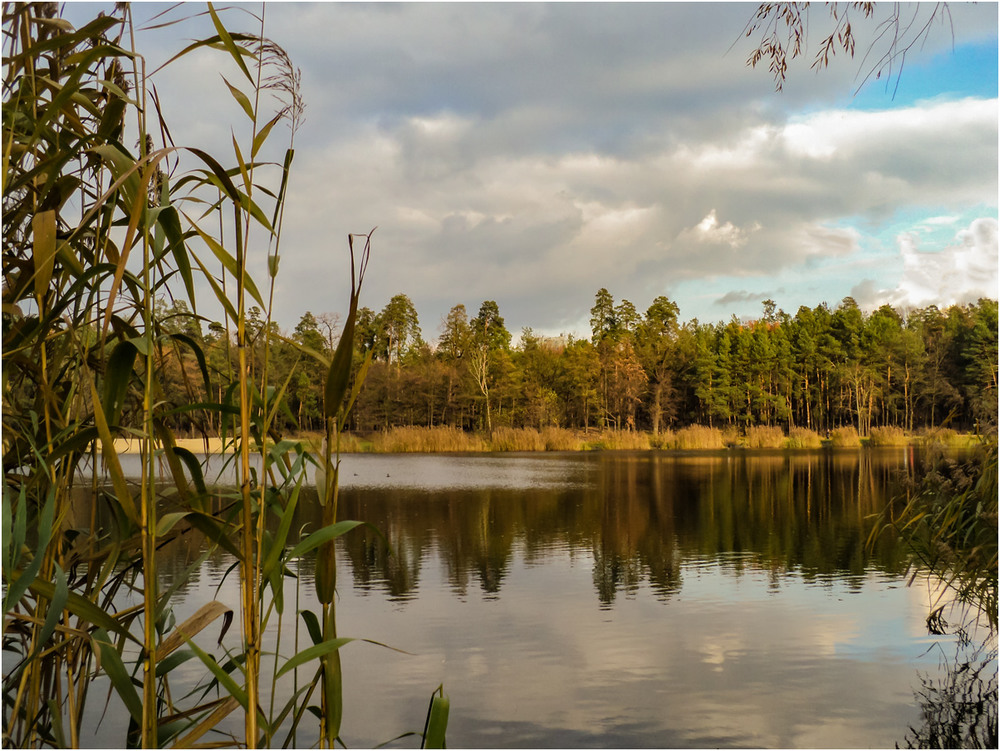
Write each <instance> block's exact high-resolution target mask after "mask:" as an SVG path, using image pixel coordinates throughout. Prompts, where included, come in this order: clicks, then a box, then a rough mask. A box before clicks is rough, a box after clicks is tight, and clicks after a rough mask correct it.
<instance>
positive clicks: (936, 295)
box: [855, 217, 998, 308]
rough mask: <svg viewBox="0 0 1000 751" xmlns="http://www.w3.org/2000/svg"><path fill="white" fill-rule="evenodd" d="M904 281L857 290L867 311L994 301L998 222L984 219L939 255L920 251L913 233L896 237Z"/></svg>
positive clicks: (871, 284)
mask: <svg viewBox="0 0 1000 751" xmlns="http://www.w3.org/2000/svg"><path fill="white" fill-rule="evenodd" d="M897 247H898V250H899V254H900V257H901V259H902V267H903V271H902V278H901V279H900V281H899V283H898V284H897V285H896V286H895V288H889V289H884V288H880V287H879V286H878V285H877V283H875V282H874V281H872V280H866V282H864V283H862V284H859V285H858V286H857V287H856V288H855V292H856V293H857V296H858V302H859V304H861V305H863V306H864V307H867V308H873V307H877V306H878V305H881V304H884V303H888V304H890V305H892V306H894V307H897V308H920V307H926V306H927V305H937V306H938V307H945V306H948V305H955V304H961V303H967V302H974V301H975V300H977V299H979V298H980V297H991V298H996V297H997V283H998V256H997V220H996V219H995V218H992V217H984V218H980V219H976V220H975V221H973V222H972V223H971V224H970V225H969V227H968V228H966V229H963V230H961V231H959V232H958V233H956V235H955V238H954V242H953V243H952V244H950V245H948V246H946V247H944V248H941V249H939V250H923V249H922V248H921V246H920V234H919V233H918V232H917V231H910V232H903V233H901V234H900V235H899V236H898V237H897Z"/></svg>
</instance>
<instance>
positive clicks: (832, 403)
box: [160, 289, 997, 451]
mask: <svg viewBox="0 0 1000 751" xmlns="http://www.w3.org/2000/svg"><path fill="white" fill-rule="evenodd" d="M160 306H161V311H162V313H163V316H164V325H165V326H166V327H168V328H173V329H174V330H175V331H177V332H180V333H184V334H186V335H187V336H189V337H191V338H192V339H195V340H197V341H199V342H201V343H202V344H203V347H204V350H205V356H206V358H207V360H208V363H209V369H210V371H211V373H212V379H213V381H214V382H215V388H216V389H218V393H224V392H225V389H226V388H227V387H228V385H229V384H228V383H227V381H226V375H225V374H226V373H228V372H232V371H231V369H230V368H229V367H227V365H226V358H227V351H229V352H232V348H231V347H227V341H226V338H225V332H224V331H223V330H222V329H221V327H219V326H217V325H214V324H209V326H208V327H207V330H206V331H203V330H202V326H201V321H200V320H199V319H198V318H197V317H195V316H193V315H192V314H191V313H190V312H189V311H188V310H187V307H186V305H185V303H184V302H183V300H177V301H176V302H173V303H172V304H171V305H169V306H167V305H166V304H165V303H164V301H162V300H161V302H160ZM763 308H764V309H763V312H762V315H761V316H760V317H759V318H758V319H757V320H753V321H740V320H738V319H736V317H735V316H734V317H733V318H732V319H731V320H730V321H729V322H727V323H722V322H720V323H715V324H703V323H699V322H698V321H697V320H693V321H690V322H687V323H680V322H679V320H678V314H679V309H678V307H677V305H676V304H675V303H674V302H672V301H670V300H669V299H668V298H666V297H662V296H661V297H657V298H656V299H655V300H654V301H653V303H652V304H651V305H650V306H649V307H648V308H647V310H646V312H645V313H644V314H640V313H639V312H638V311H637V310H636V308H635V306H634V305H633V304H632V303H631V302H630V301H628V300H624V299H623V300H621V302H619V303H618V304H615V301H614V298H613V297H612V296H611V294H610V293H609V292H608V291H607V290H606V289H601V290H600V291H599V292H598V293H597V295H596V298H595V304H594V306H593V308H592V309H591V327H592V332H593V333H592V337H591V338H590V339H584V338H574V337H572V336H563V337H558V338H555V337H544V336H539V335H536V334H535V333H534V332H533V331H532V330H531V329H530V328H525V329H524V330H523V331H522V332H521V337H520V341H519V342H518V343H517V344H516V345H512V343H511V339H512V336H511V334H510V332H509V331H508V330H507V328H506V327H505V324H504V319H503V316H502V315H501V313H500V310H499V307H498V305H497V303H496V302H494V301H492V300H487V301H485V302H483V304H482V306H481V307H480V309H479V311H478V313H477V314H476V315H475V316H474V317H472V318H470V317H469V315H468V313H467V311H466V308H465V306H464V305H461V304H459V305H455V306H454V307H453V308H452V309H451V311H450V312H449V314H448V316H447V318H446V319H445V320H444V321H443V322H442V323H441V326H440V328H439V338H438V341H437V344H436V346H432V345H431V344H429V343H428V342H427V341H425V340H424V338H423V335H422V331H421V327H420V325H419V319H418V316H417V312H416V309H415V308H414V306H413V303H412V302H411V301H410V299H409V298H408V297H407V296H406V295H404V294H398V295H396V296H394V297H393V298H392V299H391V300H390V301H389V303H387V304H386V305H385V307H384V308H383V309H382V310H381V311H380V312H378V313H376V312H375V311H373V310H372V309H370V308H367V307H361V308H359V309H358V314H357V324H356V331H355V346H354V355H353V358H354V361H355V364H356V365H357V364H359V363H361V362H362V361H364V360H365V359H366V357H367V356H368V355H370V356H371V363H370V366H369V367H368V370H367V374H366V379H365V388H364V389H363V390H362V391H361V392H360V394H359V395H358V398H357V401H356V403H355V405H354V409H353V411H352V413H351V416H350V420H349V422H348V425H347V428H348V430H349V431H352V432H354V433H355V434H359V435H361V436H377V435H379V434H382V435H384V434H386V433H387V432H392V433H394V435H395V436H396V439H397V440H396V441H394V442H392V445H393V446H395V448H393V447H392V446H389V445H388V444H387V443H386V441H384V440H383V441H381V449H376V450H390V451H391V450H469V449H470V448H471V449H473V450H489V449H493V450H504V449H505V448H511V449H543V448H550V449H552V448H581V447H586V446H587V445H590V446H593V445H602V446H603V447H605V448H612V447H616V446H615V445H614V444H615V443H616V442H615V441H614V440H611V439H609V440H606V441H604V442H603V443H601V441H600V440H598V439H591V441H590V442H589V443H588V442H587V441H582V442H581V441H579V440H577V441H573V440H568V439H566V438H563V439H562V440H555V441H553V440H549V441H548V445H547V446H546V444H545V441H544V440H543V439H541V438H539V436H543V435H548V436H550V439H551V437H552V436H557V435H559V432H560V431H563V432H565V431H573V432H574V433H575V434H577V435H578V436H580V435H583V436H584V437H585V436H586V435H588V434H593V433H597V434H601V433H605V434H608V435H618V436H619V439H618V440H617V443H622V439H621V435H622V434H625V433H632V432H635V433H640V432H641V433H646V434H647V437H648V445H647V443H645V442H644V441H643V440H641V439H640V440H638V441H635V440H633V441H627V440H626V441H624V445H621V446H617V447H623V448H644V447H649V446H652V447H664V448H684V447H693V448H716V447H719V446H718V443H719V441H720V440H721V441H722V442H723V443H725V444H728V445H732V444H733V443H735V442H736V441H737V438H738V439H739V441H740V443H742V444H744V445H748V446H750V447H761V448H778V447H781V446H782V445H785V446H789V445H791V446H800V445H802V446H804V447H810V446H815V445H816V441H817V440H818V439H830V440H832V442H833V443H834V444H835V445H839V444H844V445H852V444H853V445H856V443H857V438H858V436H861V437H863V438H865V439H868V440H870V441H871V443H872V444H878V443H880V442H881V443H898V442H899V441H900V440H902V436H903V435H904V434H905V435H910V436H912V435H914V434H916V433H918V432H919V433H923V434H926V433H928V432H935V431H936V432H937V433H938V434H942V432H941V429H944V430H945V432H944V433H943V435H945V436H947V435H948V431H958V432H966V433H976V434H982V435H989V434H991V433H993V432H995V430H996V420H997V302H996V301H995V300H991V299H980V300H979V301H978V302H976V303H972V304H966V305H953V306H950V307H948V308H946V309H944V310H941V309H939V308H937V307H936V306H933V305H931V306H927V307H924V308H920V309H916V310H912V311H909V312H908V313H902V312H900V311H898V310H896V309H894V308H892V307H890V306H888V305H883V306H882V307H880V308H878V309H877V310H875V311H873V312H872V313H870V314H866V313H864V312H863V311H862V310H861V309H860V308H859V307H858V305H857V304H856V303H855V301H854V300H853V299H852V298H845V299H844V300H843V301H842V302H841V303H840V304H839V305H838V306H837V307H836V308H834V309H831V308H830V307H829V306H828V305H827V304H826V303H823V304H820V305H818V306H816V307H815V308H809V307H806V306H802V307H800V308H799V310H798V311H797V312H796V313H795V315H789V314H787V313H785V312H784V311H781V310H779V309H776V306H775V305H774V303H773V302H772V301H770V300H767V301H765V302H764V304H763ZM255 313H256V311H255V310H254V309H251V310H250V314H249V317H248V333H249V339H250V341H251V342H252V352H251V367H254V364H255V363H257V362H258V357H257V353H258V351H259V350H260V349H261V348H262V346H263V342H264V339H265V336H264V335H265V334H266V333H268V334H270V336H268V337H266V338H267V339H269V340H270V346H271V347H273V348H274V349H275V353H276V356H275V357H273V359H272V362H271V369H270V374H269V378H272V379H273V381H274V384H281V383H284V382H286V380H287V381H288V384H289V385H288V388H287V391H286V400H285V404H284V409H283V410H282V413H281V416H280V417H279V418H278V419H277V420H276V423H277V424H278V426H279V427H280V428H281V429H283V430H285V431H291V432H300V433H301V434H304V435H308V434H309V433H310V431H317V430H319V429H320V428H321V426H322V419H323V418H322V403H323V393H322V388H323V383H322V374H321V373H319V372H316V371H315V370H314V369H312V370H311V369H310V368H308V367H302V368H299V369H298V371H297V372H291V371H290V368H289V366H284V365H283V364H284V363H294V362H295V360H296V358H294V357H292V356H288V357H283V356H282V354H281V350H282V349H283V348H284V349H286V350H287V352H288V354H289V355H291V354H292V353H293V351H294V350H295V348H299V347H306V348H309V349H312V350H315V351H318V352H322V353H325V354H327V355H329V354H330V353H332V352H333V349H334V347H335V346H336V344H337V343H338V342H337V339H338V337H337V334H338V331H337V328H338V326H337V318H338V317H337V316H336V315H331V314H321V315H319V316H316V315H314V314H313V313H311V312H307V313H305V314H304V315H303V316H302V317H301V319H300V320H299V322H298V324H297V325H296V326H295V328H294V330H293V331H292V332H291V333H290V334H283V333H282V332H281V330H280V329H279V328H278V326H277V324H276V323H273V322H272V323H266V322H265V321H263V320H261V318H260V317H259V316H258V315H256V314H255ZM171 355H172V356H171ZM164 367H165V369H166V375H165V380H166V382H167V384H168V386H167V389H168V390H167V394H168V398H169V399H171V400H175V401H176V402H177V404H178V405H180V404H184V403H190V402H191V401H199V400H200V399H201V398H203V395H200V394H196V393H192V392H190V390H187V391H186V390H185V384H190V383H193V382H196V381H195V379H193V378H192V377H191V375H190V374H191V373H193V372H195V371H194V368H196V367H197V364H196V363H195V362H194V360H193V358H191V357H190V356H187V357H185V356H181V357H180V358H178V356H177V353H166V356H165V361H164ZM285 371H289V372H285ZM190 414H191V413H188V414H187V415H186V416H185V418H184V421H183V422H181V421H180V420H179V421H178V423H177V424H176V425H175V426H174V427H175V429H176V430H178V431H179V434H187V435H189V436H198V435H211V434H212V425H210V424H205V423H201V424H199V423H198V422H197V421H196V420H195V419H193V418H192V417H190ZM408 428H450V429H451V432H452V433H454V432H455V431H458V432H460V433H463V434H466V435H469V434H478V435H481V436H483V438H484V439H485V440H486V442H485V443H483V442H479V443H475V442H474V440H473V442H472V443H470V442H469V441H468V440H462V439H461V438H459V439H457V440H451V441H443V442H442V440H441V439H440V438H438V439H437V440H435V441H433V442H432V443H431V444H428V443H427V440H426V436H427V435H428V432H427V431H410V432H409V435H410V436H411V437H412V439H413V440H412V443H413V445H406V443H407V441H406V436H407V431H406V429H408ZM698 428H707V429H708V430H702V431H701V433H700V436H701V440H700V441H699V439H698V437H697V435H696V434H697V429H698ZM501 430H503V431H504V432H503V433H500V432H499V431H501ZM677 431H685V432H686V434H687V435H688V437H689V444H690V445H686V444H685V443H684V441H683V440H672V439H671V436H672V435H676V433H677ZM445 433H446V432H441V434H442V435H444V434H445ZM782 435H784V436H787V437H788V439H791V440H785V442H784V444H782V443H781V438H780V436H782ZM505 437H506V438H508V439H509V440H508V441H505V440H504V438H505ZM796 437H800V438H801V440H800V441H798V442H796V441H795V440H794V439H795V438H796ZM491 438H494V439H495V440H492V441H491V440H490V439H491ZM400 441H402V443H400ZM540 441H541V442H540ZM825 442H826V441H825ZM508 444H509V445H508ZM346 445H347V447H348V449H350V448H351V447H352V446H353V447H354V448H355V450H357V449H359V448H361V447H368V446H369V443H368V442H362V441H358V440H355V441H354V442H353V443H348V444H346Z"/></svg>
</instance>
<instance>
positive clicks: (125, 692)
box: [93, 628, 142, 724]
mask: <svg viewBox="0 0 1000 751" xmlns="http://www.w3.org/2000/svg"><path fill="white" fill-rule="evenodd" d="M93 643H94V644H96V645H97V647H98V649H99V651H100V656H101V667H102V669H103V670H104V673H105V674H106V675H107V676H108V678H109V679H110V681H111V685H112V686H113V687H114V690H115V693H117V694H118V696H119V698H120V699H121V700H122V703H123V704H124V705H125V708H126V709H127V710H128V712H129V714H130V715H131V716H132V720H133V721H134V722H135V723H137V724H141V723H142V699H140V698H139V694H138V692H137V691H136V690H135V684H134V683H133V682H132V676H130V675H129V673H128V671H127V670H126V669H125V663H124V662H122V657H121V655H120V654H119V653H118V649H117V647H115V645H114V644H113V643H112V642H111V637H110V636H108V633H107V631H105V630H104V629H103V628H98V629H97V631H96V632H94V638H93Z"/></svg>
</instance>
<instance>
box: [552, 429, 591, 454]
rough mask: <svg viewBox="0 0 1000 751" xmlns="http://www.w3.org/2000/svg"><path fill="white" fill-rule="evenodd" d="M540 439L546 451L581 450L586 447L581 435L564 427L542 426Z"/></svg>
mask: <svg viewBox="0 0 1000 751" xmlns="http://www.w3.org/2000/svg"><path fill="white" fill-rule="evenodd" d="M542 440H543V441H544V442H545V450H546V451H583V450H584V449H585V448H586V441H585V440H584V438H583V436H581V435H580V434H579V433H577V432H576V431H573V430H567V429H566V428H552V427H549V428H543V429H542Z"/></svg>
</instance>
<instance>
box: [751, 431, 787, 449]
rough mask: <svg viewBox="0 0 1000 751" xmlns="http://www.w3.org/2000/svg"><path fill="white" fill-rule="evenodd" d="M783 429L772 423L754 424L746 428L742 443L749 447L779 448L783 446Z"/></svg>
mask: <svg viewBox="0 0 1000 751" xmlns="http://www.w3.org/2000/svg"><path fill="white" fill-rule="evenodd" d="M785 443H786V441H785V433H784V431H783V430H782V429H781V428H779V427H776V426H773V425H754V426H752V427H749V428H747V434H746V438H745V439H744V444H745V445H746V447H747V448H750V449H780V448H784V446H785Z"/></svg>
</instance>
